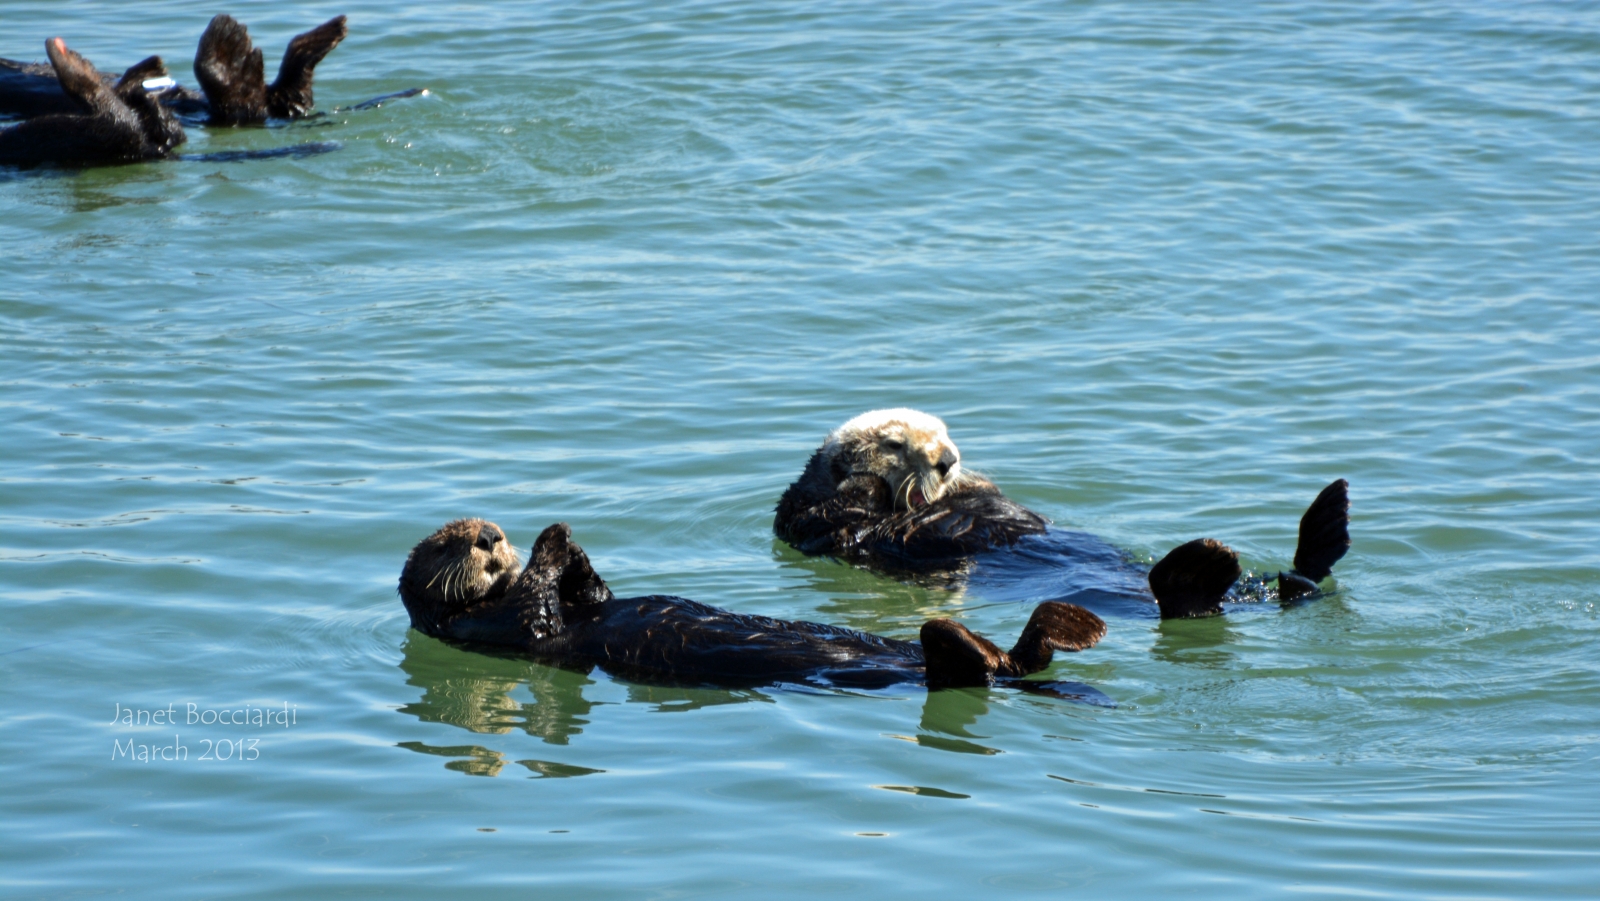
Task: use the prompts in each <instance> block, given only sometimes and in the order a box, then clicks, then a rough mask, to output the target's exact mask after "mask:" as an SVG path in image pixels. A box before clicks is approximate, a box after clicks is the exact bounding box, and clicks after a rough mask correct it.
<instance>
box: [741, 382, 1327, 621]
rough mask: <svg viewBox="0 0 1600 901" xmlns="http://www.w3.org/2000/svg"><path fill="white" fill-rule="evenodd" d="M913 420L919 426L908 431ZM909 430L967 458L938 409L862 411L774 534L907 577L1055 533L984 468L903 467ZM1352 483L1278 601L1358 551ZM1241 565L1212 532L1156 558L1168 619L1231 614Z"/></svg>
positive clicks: (1307, 537) (1320, 521)
mask: <svg viewBox="0 0 1600 901" xmlns="http://www.w3.org/2000/svg"><path fill="white" fill-rule="evenodd" d="M906 421H910V422H914V423H916V424H917V426H918V428H916V429H915V430H908V429H906V428H905V426H904V423H905V422H906ZM908 432H910V433H912V434H921V435H924V436H928V437H926V438H925V439H924V440H925V441H927V442H928V447H929V448H930V450H928V451H926V452H924V454H923V457H924V458H925V459H927V460H932V459H933V456H932V454H933V450H932V449H933V448H937V449H938V452H939V453H940V454H942V455H943V459H944V460H947V461H959V460H960V452H959V451H958V450H957V449H956V447H955V444H954V442H951V441H950V440H949V437H948V435H947V434H946V432H945V427H944V423H943V422H941V421H939V420H938V419H936V418H934V417H931V416H928V415H927V414H924V413H919V412H917V411H914V410H904V409H896V410H878V411H873V412H872V413H864V414H862V415H861V416H858V417H856V418H854V419H852V420H850V422H847V423H846V424H845V425H843V426H841V427H840V428H839V429H837V430H835V431H834V432H833V433H831V434H829V436H828V438H827V439H826V440H825V441H824V442H823V445H822V447H820V448H818V449H817V451H816V452H815V453H813V454H812V455H811V459H810V460H809V461H807V463H806V468H805V470H804V471H803V472H802V473H801V474H800V478H798V479H796V480H795V481H794V482H793V483H792V484H791V485H790V486H789V487H788V489H787V490H786V491H784V493H783V497H782V498H781V499H780V500H779V501H778V507H777V511H776V515H775V517H774V519H773V524H772V527H773V531H774V532H775V533H776V534H777V535H778V537H779V538H782V539H783V540H784V541H787V542H788V543H789V544H790V545H792V546H794V548H795V549H797V550H799V551H801V552H802V553H806V554H813V555H827V556H832V557H838V558H840V559H843V560H847V561H850V562H854V563H860V564H864V565H867V566H869V567H872V568H876V569H881V570H885V571H888V572H890V573H894V574H900V573H929V572H941V571H950V570H953V569H956V568H958V567H959V566H961V565H962V564H964V563H965V562H967V561H969V560H970V559H971V558H973V557H974V556H976V555H978V554H981V553H984V552H986V551H991V550H994V549H997V548H1002V547H1008V546H1010V545H1013V544H1016V543H1017V542H1018V541H1019V540H1021V539H1022V538H1024V537H1026V536H1028V535H1039V534H1043V533H1045V532H1046V531H1047V530H1048V528H1049V521H1048V520H1046V519H1045V518H1044V517H1043V516H1040V515H1039V514H1037V513H1034V512H1033V511H1032V510H1029V509H1028V508H1026V507H1024V506H1022V505H1021V504H1018V503H1016V502H1015V501H1013V500H1011V499H1010V498H1007V497H1006V496H1005V495H1003V494H1002V493H1001V492H1000V489H999V488H997V487H995V485H994V483H992V482H990V481H989V480H988V479H985V478H983V477H982V476H978V475H975V474H973V473H971V472H967V471H965V470H958V469H955V468H952V469H951V471H950V472H948V473H945V472H943V471H937V470H930V464H927V463H924V464H922V465H921V468H920V469H919V470H918V471H917V472H915V473H912V474H911V475H910V476H906V475H904V474H905V473H907V472H908V471H909V467H908V465H907V464H906V463H905V462H904V460H903V458H904V457H906V456H907V455H908V453H909V451H908V450H907V448H908V447H909V444H908V442H907V441H906V434H907V433H908ZM907 477H909V478H913V479H923V480H927V481H924V482H923V484H928V485H929V488H928V490H926V491H924V492H923V494H922V495H921V496H913V497H908V496H907V493H906V492H904V491H898V490H897V489H896V488H895V487H894V485H893V483H894V480H895V479H896V478H907ZM941 479H942V481H941ZM1348 489H1349V483H1348V482H1346V481H1345V480H1343V479H1340V480H1338V481H1336V482H1334V483H1333V484H1331V485H1329V486H1328V487H1326V488H1324V489H1323V490H1322V493H1321V494H1319V495H1318V496H1317V499H1316V500H1315V501H1313V502H1312V504H1311V506H1310V507H1309V508H1308V509H1307V510H1306V513H1305V516H1304V517H1302V519H1301V521H1300V541H1299V545H1298V547H1297V549H1296V552H1295V558H1294V560H1295V568H1294V569H1293V570H1289V571H1286V572H1282V573H1279V574H1278V575H1277V576H1276V577H1275V581H1276V587H1275V591H1276V593H1277V596H1278V598H1279V600H1282V601H1290V600H1294V599H1296V598H1301V597H1305V596H1307V595H1309V594H1311V593H1313V592H1315V591H1316V590H1317V584H1316V583H1318V582H1320V581H1321V580H1323V579H1325V578H1327V577H1328V575H1329V573H1330V572H1331V570H1332V568H1333V565H1334V563H1336V562H1338V560H1339V559H1340V558H1341V557H1343V556H1344V553H1345V551H1346V550H1348V549H1349V547H1350V533H1349V524H1350V497H1349V493H1348ZM1240 574H1241V571H1240V567H1239V559H1238V555H1237V554H1236V553H1234V551H1233V550H1232V549H1231V548H1229V547H1228V546H1227V545H1225V544H1223V543H1221V542H1219V541H1217V540H1215V539H1211V538H1204V539H1199V540H1197V541H1191V542H1189V543H1188V544H1184V545H1182V546H1180V547H1178V548H1177V549H1175V550H1173V551H1172V552H1171V553H1170V554H1168V555H1167V556H1166V557H1165V558H1163V559H1162V560H1161V561H1160V562H1158V563H1157V564H1156V565H1155V567H1154V568H1152V569H1151V571H1150V578H1149V583H1150V588H1151V592H1152V594H1154V595H1155V598H1156V602H1157V605H1158V607H1159V610H1160V613H1161V618H1162V619H1182V618H1191V617H1200V616H1214V615H1217V614H1220V613H1221V612H1222V603H1223V601H1224V600H1226V599H1227V597H1228V593H1229V591H1230V590H1232V588H1233V586H1234V583H1235V582H1237V581H1238V579H1239V576H1240ZM1269 581H1272V580H1269Z"/></svg>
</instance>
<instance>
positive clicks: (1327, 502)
mask: <svg viewBox="0 0 1600 901" xmlns="http://www.w3.org/2000/svg"><path fill="white" fill-rule="evenodd" d="M1348 550H1350V483H1349V482H1347V481H1345V480H1344V479H1339V480H1337V481H1335V482H1334V483H1333V484H1331V485H1329V486H1328V487H1326V488H1324V489H1322V492H1321V493H1320V494H1318V495H1317V499H1316V500H1314V501H1312V502H1311V506H1309V507H1307V508H1306V513H1305V515H1304V516H1302V517H1300V543H1299V545H1298V546H1296V547H1295V551H1294V569H1293V570H1290V571H1289V572H1286V573H1279V574H1278V599H1279V600H1281V601H1292V600H1294V599H1295V598H1298V597H1303V596H1305V595H1307V594H1310V593H1311V592H1313V591H1316V590H1317V583H1318V582H1321V581H1322V580H1323V579H1326V578H1327V577H1328V574H1329V573H1331V572H1333V565H1334V564H1335V563H1338V562H1339V559H1340V558H1341V557H1343V556H1344V555H1345V552H1346V551H1348Z"/></svg>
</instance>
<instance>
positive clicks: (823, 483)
mask: <svg viewBox="0 0 1600 901" xmlns="http://www.w3.org/2000/svg"><path fill="white" fill-rule="evenodd" d="M969 480H970V481H969V484H967V485H965V486H963V487H960V488H957V489H954V490H952V491H951V492H950V493H947V494H946V495H944V496H943V497H941V498H940V499H938V500H936V501H934V502H932V503H930V504H926V505H924V506H920V507H913V508H911V509H909V510H903V511H898V512H897V511H896V510H895V508H894V496H893V493H892V492H891V491H890V489H889V486H888V485H887V484H885V483H884V481H883V480H882V479H880V478H878V477H876V476H870V475H854V476H852V475H851V474H850V473H849V472H842V471H834V470H832V469H831V468H830V464H829V461H828V460H827V458H826V457H825V456H824V455H823V453H822V451H820V450H819V451H817V452H816V453H814V454H812V455H811V459H810V460H809V461H808V462H807V463H806V468H805V471H804V472H803V473H801V475H800V478H798V479H796V480H795V481H794V483H793V484H792V485H790V486H789V488H788V489H787V490H786V491H784V493H783V497H782V498H781V499H780V500H779V501H778V508H777V515H776V516H775V517H774V518H773V523H772V528H773V531H774V532H776V533H777V535H778V537H779V538H782V539H783V540H784V541H787V542H788V543H789V544H791V545H793V546H794V547H795V549H797V550H799V551H801V552H802V553H806V554H812V555H826V556H829V557H838V558H839V559H841V560H848V561H850V562H853V563H862V564H866V565H868V566H872V567H875V568H879V569H883V570H887V571H890V572H892V573H901V572H922V571H940V570H949V569H953V568H957V567H959V566H960V565H961V563H962V561H963V560H964V559H965V558H968V557H971V556H972V555H974V554H977V553H981V552H983V551H987V550H990V549H992V548H996V547H1005V546H1009V545H1012V544H1015V543H1016V542H1017V540H1018V539H1019V538H1021V537H1022V536H1024V535H1038V534H1042V533H1043V532H1044V531H1045V530H1046V527H1047V526H1048V524H1049V521H1048V520H1046V519H1045V518H1044V517H1042V516H1040V515H1039V514H1037V513H1035V512H1033V511H1032V510H1029V509H1028V508H1026V507H1024V506H1022V505H1021V504H1018V503H1016V502H1015V501H1013V500H1011V499H1010V498H1008V497H1006V496H1005V495H1004V494H1001V493H1000V489H999V488H996V487H995V486H994V485H993V484H992V483H990V482H989V481H988V480H986V479H981V478H978V477H975V476H970V477H969Z"/></svg>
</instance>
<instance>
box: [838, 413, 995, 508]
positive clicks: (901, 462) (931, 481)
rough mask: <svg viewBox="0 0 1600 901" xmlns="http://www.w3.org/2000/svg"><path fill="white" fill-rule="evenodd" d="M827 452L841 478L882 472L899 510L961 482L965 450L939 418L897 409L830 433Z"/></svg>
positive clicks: (926, 500)
mask: <svg viewBox="0 0 1600 901" xmlns="http://www.w3.org/2000/svg"><path fill="white" fill-rule="evenodd" d="M822 454H823V456H824V457H826V458H828V460H829V462H830V464H831V466H832V469H833V472H834V474H835V475H836V476H838V478H839V480H840V481H843V480H844V479H847V478H853V477H857V476H864V475H870V476H877V477H878V478H880V479H883V481H884V483H885V484H887V485H888V486H889V492H890V494H891V495H892V496H893V497H894V508H895V510H908V509H911V508H913V507H921V506H924V505H926V504H930V503H932V502H934V501H936V500H938V499H939V498H941V497H943V496H944V495H945V494H946V493H947V492H949V491H950V490H951V489H952V488H955V487H956V486H957V485H959V484H961V481H962V479H963V473H962V471H961V452H960V451H959V450H957V449H956V445H955V442H954V441H951V440H950V435H949V433H948V432H947V431H945V426H944V423H943V422H942V421H941V420H940V419H939V418H938V417H937V416H929V415H928V414H926V413H920V412H918V411H916V410H907V409H904V408H897V409H893V410H873V411H871V412H869V413H862V414H861V415H860V416H857V417H856V418H854V419H852V420H850V421H849V422H847V423H845V424H844V425H842V426H839V427H838V428H837V429H834V431H833V433H832V434H830V435H829V436H828V440H827V441H825V442H823V445H822Z"/></svg>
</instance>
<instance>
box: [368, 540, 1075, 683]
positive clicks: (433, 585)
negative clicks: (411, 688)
mask: <svg viewBox="0 0 1600 901" xmlns="http://www.w3.org/2000/svg"><path fill="white" fill-rule="evenodd" d="M503 535H504V533H502V532H501V531H500V529H499V527H498V526H495V525H494V524H493V523H488V522H485V521H483V520H457V521H456V522H453V523H450V524H449V525H446V526H445V527H444V528H443V529H440V530H439V531H438V532H436V533H434V534H433V535H431V536H429V537H428V538H426V539H424V540H423V541H422V542H421V543H419V544H418V545H417V547H416V548H415V549H414V550H413V551H412V553H411V556H410V557H409V558H408V559H407V561H406V566H405V569H404V571H403V572H402V574H401V577H400V597H401V600H402V601H403V602H404V603H405V605H406V610H407V611H408V612H409V613H410V614H411V624H412V626H413V627H414V628H416V629H418V630H420V631H422V632H425V633H427V634H429V635H433V636H435V637H438V638H445V639H452V640H456V641H464V642H474V643H481V644H486V645H495V646H499V647H502V648H509V649H513V650H515V651H517V652H520V653H523V654H527V655H529V656H532V657H536V658H539V659H542V660H546V661H549V662H552V663H556V664H559V665H564V666H575V667H580V668H582V667H591V666H598V667H601V668H602V669H605V670H606V671H608V672H613V673H616V674H619V675H624V676H630V677H635V678H642V679H649V680H668V681H675V682H693V683H710V684H718V685H755V684H770V683H779V682H796V683H801V682H805V683H815V684H822V685H835V686H854V687H878V686H883V685H889V684H894V683H897V682H924V683H926V684H927V685H929V686H931V687H946V686H963V685H987V684H991V683H993V682H995V681H996V680H997V679H998V680H1005V679H1015V678H1017V677H1021V676H1024V675H1027V674H1029V673H1034V672H1038V671H1039V670H1042V669H1044V668H1045V667H1046V666H1048V665H1049V663H1050V660H1051V656H1052V653H1053V652H1054V651H1057V650H1083V649H1085V648H1089V647H1092V646H1093V645H1094V644H1095V643H1096V642H1098V641H1099V640H1100V638H1102V637H1103V636H1104V635H1105V623H1104V622H1102V621H1101V620H1100V618H1099V617H1097V616H1095V615H1094V614H1092V613H1090V612H1088V611H1087V610H1084V609H1082V608H1081V607H1076V606H1074V605H1071V604H1062V603H1055V602H1051V603H1045V604H1041V605H1040V606H1039V607H1038V608H1037V609H1036V610H1035V611H1034V614H1033V616H1032V618H1031V619H1030V620H1029V622H1028V625H1027V626H1026V627H1025V628H1024V629H1023V633H1022V637H1021V639H1019V641H1018V642H1017V644H1016V646H1015V647H1013V648H1012V649H1011V651H1009V652H1007V651H1002V650H1001V649H999V648H998V647H996V646H995V645H994V644H993V643H992V642H990V641H988V640H987V639H985V638H982V637H981V636H978V635H976V634H974V633H972V632H971V631H970V630H968V629H967V628H966V627H965V626H962V625H961V624H959V623H956V622H954V621H951V620H947V619H938V620H931V621H929V622H928V623H926V624H924V625H923V627H922V634H921V639H922V640H921V642H920V643H918V642H911V641H901V640H898V639H893V638H884V637H882V636H878V635H871V634H869V633H866V632H859V631H856V630H854V629H846V628H841V627H838V626H830V625H825V624H822V623H811V622H799V621H790V620H780V619H775V618H772V617H767V616H755V615H751V614H741V613H734V612H732V611H729V610H722V609H720V608H717V607H712V606H709V605H707V604H701V603H698V602H696V601H691V600H687V599H685V598H678V597H670V596H665V595H648V596H644V597H635V598H617V597H615V596H614V595H612V593H611V590H610V589H609V588H607V587H606V584H605V582H604V580H602V579H601V578H600V576H599V575H598V574H596V573H595V571H594V569H593V567H591V566H590V564H589V559H588V557H587V555H585V554H584V552H583V549H582V548H580V547H578V545H576V544H574V543H572V541H571V535H572V533H571V530H570V529H569V528H568V527H567V526H566V524H565V523H557V524H556V525H553V526H551V527H549V528H548V529H546V530H545V531H544V532H543V534H541V535H540V536H539V540H538V541H537V543H536V544H535V545H534V548H533V550H532V552H531V555H530V559H529V561H528V565H527V567H526V568H524V569H522V571H521V572H520V574H519V575H518V576H517V577H516V578H515V580H514V581H513V580H512V579H511V578H510V577H509V576H508V575H507V574H508V573H510V572H514V571H515V570H516V556H515V554H514V552H511V551H510V549H509V545H508V544H506V543H505V542H504V537H503Z"/></svg>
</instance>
